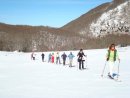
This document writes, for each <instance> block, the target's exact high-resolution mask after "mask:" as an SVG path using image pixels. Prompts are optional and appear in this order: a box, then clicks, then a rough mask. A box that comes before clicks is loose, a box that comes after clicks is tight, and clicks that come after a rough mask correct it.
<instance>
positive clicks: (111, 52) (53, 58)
mask: <svg viewBox="0 0 130 98" xmlns="http://www.w3.org/2000/svg"><path fill="white" fill-rule="evenodd" d="M33 55H34V53H32V55H31V58H32V59H33V60H35V57H34V56H33ZM41 56H42V61H43V62H44V56H45V55H44V53H42V55H41ZM67 57H68V58H69V67H72V66H73V65H72V64H73V58H74V57H75V56H74V55H73V53H72V52H70V54H69V55H68V56H67V55H66V53H65V52H64V53H63V54H62V55H61V56H60V55H59V52H57V53H56V55H54V53H52V54H51V53H50V54H49V55H48V63H50V62H51V63H54V62H55V63H56V64H63V65H66V58H67ZM84 57H87V55H85V54H84V52H83V49H80V51H79V52H78V54H77V58H78V59H77V61H78V63H79V69H80V70H82V69H85V67H84V61H85V59H84ZM60 58H62V61H63V62H62V63H61V59H60ZM116 60H118V61H119V62H120V58H119V55H118V51H117V50H116V48H115V44H111V45H110V46H109V49H108V51H107V54H106V61H107V62H108V66H109V72H108V76H109V77H110V78H112V79H114V78H115V76H118V75H119V68H118V72H115V61H116ZM105 67H106V64H105V66H104V69H103V72H102V74H101V76H102V77H103V73H104V70H105ZM116 71H117V70H116Z"/></svg>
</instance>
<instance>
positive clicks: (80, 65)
mask: <svg viewBox="0 0 130 98" xmlns="http://www.w3.org/2000/svg"><path fill="white" fill-rule="evenodd" d="M77 56H78V62H79V69H80V70H82V69H85V68H84V61H85V60H84V59H83V57H84V56H85V57H86V55H84V52H83V49H80V51H79V53H78V55H77Z"/></svg>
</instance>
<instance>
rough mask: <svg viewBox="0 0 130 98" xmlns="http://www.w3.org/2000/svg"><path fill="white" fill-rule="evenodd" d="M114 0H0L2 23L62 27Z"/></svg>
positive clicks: (0, 18) (0, 19) (0, 20)
mask: <svg viewBox="0 0 130 98" xmlns="http://www.w3.org/2000/svg"><path fill="white" fill-rule="evenodd" d="M111 1H112V0H0V22H2V23H7V24H13V25H32V26H50V27H62V26H64V25H65V24H67V23H69V22H70V21H72V20H75V19H76V18H78V17H80V16H81V15H83V14H85V13H86V12H88V11H89V10H91V9H92V8H95V7H96V6H98V5H100V4H103V3H106V2H111Z"/></svg>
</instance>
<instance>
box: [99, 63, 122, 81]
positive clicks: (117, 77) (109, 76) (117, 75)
mask: <svg viewBox="0 0 130 98" xmlns="http://www.w3.org/2000/svg"><path fill="white" fill-rule="evenodd" d="M106 64H107V61H106V62H105V65H104V68H103V71H102V74H101V77H103V74H104V71H105V68H106ZM119 66H120V61H119V64H118V73H117V74H115V76H114V77H116V78H113V77H112V76H111V75H109V74H108V78H109V79H111V80H114V81H116V82H121V80H120V79H119Z"/></svg>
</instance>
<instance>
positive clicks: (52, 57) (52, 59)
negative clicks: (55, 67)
mask: <svg viewBox="0 0 130 98" xmlns="http://www.w3.org/2000/svg"><path fill="white" fill-rule="evenodd" d="M54 59H55V57H54V53H52V56H51V62H52V63H54Z"/></svg>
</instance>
